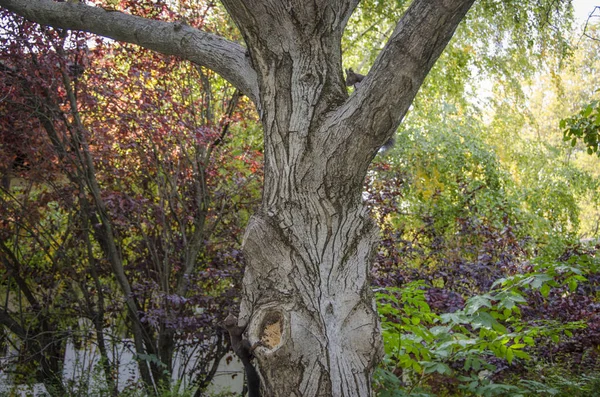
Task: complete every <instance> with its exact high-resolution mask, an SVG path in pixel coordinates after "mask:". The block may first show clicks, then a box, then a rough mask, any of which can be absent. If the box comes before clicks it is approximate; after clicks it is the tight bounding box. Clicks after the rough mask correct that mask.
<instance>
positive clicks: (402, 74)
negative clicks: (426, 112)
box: [328, 0, 474, 161]
mask: <svg viewBox="0 0 600 397" xmlns="http://www.w3.org/2000/svg"><path fill="white" fill-rule="evenodd" d="M473 3H474V0H414V1H413V3H412V4H411V5H410V7H409V8H408V10H407V11H406V13H405V14H404V16H403V17H402V19H401V20H400V21H399V22H398V25H397V26H396V28H395V29H394V32H393V33H392V36H391V37H390V39H389V40H388V42H387V44H386V46H385V47H384V49H383V50H382V51H381V53H380V54H379V56H378V57H377V59H376V60H375V63H374V65H373V67H372V68H371V70H370V71H369V74H368V75H367V77H366V78H365V79H364V80H363V81H362V82H361V84H360V86H359V87H358V88H357V90H356V91H355V93H354V94H353V95H352V96H351V97H350V98H349V99H348V101H346V103H345V104H344V105H343V106H342V107H341V108H339V109H338V111H336V113H335V114H334V115H333V116H332V118H331V119H330V122H329V123H328V124H329V125H330V126H331V125H338V126H339V125H340V124H345V125H347V126H352V128H341V131H340V133H342V134H346V136H345V137H344V138H345V139H347V140H352V141H353V144H352V145H350V146H351V147H356V148H364V147H370V148H371V149H372V150H371V151H370V154H369V156H370V155H372V154H374V152H375V151H376V150H377V149H378V148H379V147H380V146H381V145H382V144H383V143H385V142H386V141H387V140H388V139H389V138H390V137H391V136H392V134H393V133H394V131H395V130H396V128H397V127H398V125H399V124H400V122H401V121H402V118H403V117H404V115H405V114H406V112H407V111H408V108H409V107H410V104H411V103H412V101H413V99H414V97H415V95H416V94H417V91H418V90H419V87H420V86H421V84H422V83H423V81H424V80H425V77H426V76H427V74H428V73H429V70H430V69H431V67H432V66H433V64H434V63H435V61H436V60H437V59H438V57H439V56H440V54H441V53H442V51H443V50H444V48H445V47H446V45H447V44H448V42H449V41H450V39H451V38H452V35H453V34H454V31H455V30H456V27H457V26H458V24H459V23H460V21H461V20H462V19H463V18H464V16H465V15H466V13H467V11H468V10H469V8H470V7H471V5H472V4H473ZM355 131H362V132H363V133H361V134H357V133H355ZM356 141H358V142H356ZM358 151H360V149H357V153H356V155H357V156H359V157H363V156H364V154H363V156H361V154H360V153H359V152H358ZM362 152H363V153H364V150H362ZM367 161H370V158H369V159H368V160H367Z"/></svg>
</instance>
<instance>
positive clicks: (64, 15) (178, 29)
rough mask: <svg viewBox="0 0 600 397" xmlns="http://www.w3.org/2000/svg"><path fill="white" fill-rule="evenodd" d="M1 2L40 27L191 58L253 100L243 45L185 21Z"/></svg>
mask: <svg viewBox="0 0 600 397" xmlns="http://www.w3.org/2000/svg"><path fill="white" fill-rule="evenodd" d="M0 6H1V7H4V8H6V9H8V10H9V11H12V12H14V13H17V14H19V15H22V16H23V17H25V18H27V19H29V20H32V21H35V22H37V23H40V24H42V25H50V26H54V27H57V28H63V29H72V30H82V31H85V32H90V33H94V34H98V35H100V36H104V37H108V38H111V39H114V40H117V41H124V42H128V43H133V44H137V45H140V46H142V47H144V48H148V49H150V50H154V51H158V52H161V53H163V54H167V55H176V56H179V57H181V58H184V59H187V60H190V61H192V62H194V63H197V64H198V65H202V66H205V67H207V68H209V69H211V70H214V71H215V72H216V73H218V74H220V75H221V76H223V77H224V78H225V79H226V80H228V81H229V82H230V83H231V84H233V85H234V86H235V87H237V88H239V89H240V91H242V92H243V93H244V94H245V95H247V96H248V97H250V98H251V99H252V100H253V101H254V102H255V103H257V100H258V83H257V79H256V72H255V71H254V69H253V68H252V66H251V65H250V62H249V59H248V57H247V55H246V49H245V48H244V47H243V46H241V45H239V44H236V43H233V42H231V41H228V40H225V39H224V38H222V37H219V36H217V35H214V34H210V33H206V32H203V31H201V30H198V29H194V28H192V27H190V26H188V25H186V24H183V23H172V22H164V21H157V20H152V19H147V18H142V17H138V16H134V15H129V14H125V13H122V12H119V11H109V10H105V9H103V8H99V7H91V6H87V5H84V4H81V3H78V4H73V3H69V2H55V1H51V0H0Z"/></svg>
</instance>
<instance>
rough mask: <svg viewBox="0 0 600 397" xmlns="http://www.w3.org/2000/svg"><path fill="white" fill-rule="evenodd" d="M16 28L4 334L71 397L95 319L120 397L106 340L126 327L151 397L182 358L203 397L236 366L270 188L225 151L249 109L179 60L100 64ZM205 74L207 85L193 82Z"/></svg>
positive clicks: (18, 23)
mask: <svg viewBox="0 0 600 397" xmlns="http://www.w3.org/2000/svg"><path fill="white" fill-rule="evenodd" d="M2 24H3V29H4V32H5V33H6V35H5V36H4V37H3V41H2V48H3V51H2V58H1V60H0V61H1V65H2V70H1V74H0V77H1V78H2V82H3V83H4V84H3V85H2V90H3V91H2V92H3V101H2V111H3V114H6V115H7V117H6V118H3V119H2V135H1V139H2V148H1V149H2V150H1V151H0V153H1V154H0V156H2V157H3V159H5V160H6V161H3V162H2V164H3V165H6V168H4V169H3V170H2V175H3V177H4V178H3V187H2V190H1V195H0V199H1V201H0V202H1V203H2V205H3V209H4V210H5V211H3V212H2V221H3V234H2V237H3V240H2V247H3V253H4V254H5V255H6V256H3V259H4V258H6V260H5V261H3V265H4V268H5V270H6V271H7V273H6V274H7V277H8V280H9V282H8V283H7V285H6V300H5V307H4V312H3V314H4V317H3V321H2V323H3V325H5V326H6V327H7V328H8V329H9V330H11V331H12V332H13V333H14V334H15V335H17V336H18V337H19V338H21V339H22V343H21V344H20V345H19V346H18V347H19V348H20V349H22V350H23V351H24V352H23V354H21V355H20V357H21V358H23V359H24V360H28V365H30V366H32V367H35V366H37V365H39V366H40V367H41V377H40V379H41V380H42V381H44V383H45V384H46V389H47V390H48V391H49V392H50V393H53V394H54V395H61V396H62V395H65V394H66V393H67V392H66V390H65V386H64V385H63V383H62V362H63V357H64V348H65V343H66V341H67V337H68V336H69V335H75V336H74V337H75V338H78V339H79V338H81V335H86V334H87V330H85V329H81V330H78V329H77V328H78V326H77V324H78V323H77V319H78V318H79V319H81V318H83V319H88V320H89V321H90V322H91V324H93V329H95V338H94V339H93V340H91V339H90V343H97V344H98V346H99V350H100V351H101V355H102V364H103V366H104V373H105V377H106V382H107V385H108V388H109V390H110V391H111V393H112V394H114V395H116V394H117V393H118V391H117V386H118V385H117V384H116V379H115V377H116V375H117V374H118V371H119V365H118V364H117V358H116V357H113V356H111V355H109V354H108V353H107V350H110V348H107V347H106V344H107V343H108V339H109V337H108V335H107V332H114V331H116V330H117V329H119V328H121V327H123V326H124V325H126V326H127V327H131V328H130V330H131V332H132V333H133V335H134V338H135V339H134V342H135V347H134V350H135V352H136V354H137V356H136V357H137V362H138V364H139V369H140V374H141V375H142V378H143V381H144V383H145V384H146V387H147V388H148V389H149V390H150V391H152V392H156V391H157V390H158V389H159V388H168V387H169V386H170V382H171V377H172V376H174V375H175V374H173V361H174V359H175V358H176V357H178V358H179V360H180V361H184V362H185V361H190V360H192V364H190V365H189V366H188V367H186V366H185V365H184V366H183V367H182V368H188V370H187V371H186V372H187V374H185V375H186V376H187V379H192V380H193V383H195V384H196V386H197V389H198V393H201V392H202V390H203V389H204V388H205V387H206V386H207V385H208V383H209V382H210V380H211V378H212V377H213V376H214V374H215V371H216V367H217V365H218V363H219V360H220V358H221V357H223V355H224V354H225V353H226V351H227V349H226V343H225V340H224V339H223V338H222V332H221V331H220V330H219V329H218V327H215V323H216V322H217V321H218V320H219V319H222V318H224V315H223V313H226V312H227V311H228V307H229V305H231V304H232V303H233V302H235V298H236V296H237V294H238V292H237V291H238V289H236V288H234V287H235V285H236V284H237V283H238V282H239V278H240V276H241V273H240V270H241V269H240V265H241V263H242V260H241V257H240V253H239V243H240V242H239V241H238V240H236V237H237V236H238V235H239V233H240V232H241V230H242V226H243V225H244V224H245V223H246V221H247V217H248V212H247V208H248V207H250V206H251V205H252V203H253V202H255V200H256V197H257V193H258V190H257V186H258V185H257V183H258V182H260V177H261V173H260V167H259V165H258V163H257V159H259V158H260V153H259V152H258V151H257V150H256V148H252V147H251V146H250V145H249V144H241V143H240V144H238V145H236V146H235V152H234V151H233V150H232V149H231V146H228V145H226V142H227V141H228V140H229V139H230V132H231V130H234V129H235V128H236V127H235V126H233V124H234V123H235V121H236V120H239V119H240V117H241V114H242V113H243V109H244V108H245V107H247V106H245V105H244V101H243V100H240V97H239V95H238V94H237V92H236V91H235V90H232V89H229V90H228V89H227V87H226V86H225V85H224V83H223V82H222V81H220V80H219V79H217V78H215V76H214V75H211V74H210V73H208V72H207V71H205V70H201V69H199V68H195V67H193V66H192V65H190V64H182V63H181V62H178V61H176V60H175V59H173V58H170V57H163V56H158V55H156V54H149V55H150V56H139V57H132V54H135V53H136V52H137V51H140V49H132V48H130V47H123V46H115V45H113V44H109V43H103V42H102V41H98V42H97V43H96V44H95V46H94V48H93V49H91V50H90V49H89V48H88V45H87V44H88V42H87V41H88V39H89V37H88V36H87V35H83V34H73V35H71V34H68V33H66V32H64V31H61V30H58V31H57V30H52V29H40V27H39V26H37V25H35V24H31V23H28V22H24V21H23V20H22V19H21V18H15V16H14V15H5V16H4V17H3V20H2ZM142 69H151V70H152V73H144V72H143V71H142ZM84 72H85V73H84ZM192 74H197V75H198V76H199V78H198V81H199V82H200V84H196V82H195V81H193V80H192V79H189V78H182V76H190V75H192ZM215 87H216V88H215ZM134 88H135V89H134ZM117 90H119V91H120V93H121V94H120V95H118V96H117V95H114V93H115V92H116V91H117ZM148 109H153V110H154V111H155V113H154V114H153V115H149V114H148V113H147V112H145V111H147V110H148ZM142 111H144V112H142ZM228 132H229V133H228ZM221 162H224V163H225V166H224V167H220V163H221ZM223 177H225V178H223ZM253 185H254V187H253ZM241 187H244V188H243V189H241V190H240V188H241ZM107 230H111V232H110V233H108V232H107ZM40 252H44V253H46V254H45V255H40ZM11 269H12V270H11ZM115 278H116V280H118V282H115ZM13 279H14V280H17V282H16V283H13V282H12V280H13ZM42 280H46V282H44V283H42ZM35 284H38V285H40V287H41V288H40V289H38V288H33V287H32V286H33V285H35ZM65 286H67V288H66V287H65ZM22 294H25V296H26V297H27V298H28V299H27V304H25V305H19V306H18V310H15V306H14V305H15V302H20V299H19V298H18V297H19V296H21V295H22ZM38 295H41V297H38ZM121 300H123V302H127V303H128V304H129V309H127V306H124V305H123V304H122V302H121ZM132 307H133V309H132ZM198 308H201V310H202V314H201V315H198V314H197V313H196V311H197V310H198ZM123 315H125V316H124V317H125V318H123ZM32 319H33V320H34V321H32ZM36 319H37V320H36ZM60 319H67V320H60ZM37 321H41V323H40V325H39V326H38V325H36V322H37ZM107 326H108V327H110V328H111V329H107ZM39 327H43V329H38V328H39ZM79 331H81V333H79ZM40 338H42V339H41V340H39V339H40ZM83 339H85V338H83ZM119 339H122V336H119ZM34 341H35V343H34ZM28 349H29V350H31V353H28ZM28 354H29V356H31V357H33V359H31V360H30V359H29V358H28ZM38 356H39V357H40V358H37V357H38ZM40 360H41V361H40ZM18 370H20V369H18ZM183 375H184V374H179V376H180V377H182V376H183Z"/></svg>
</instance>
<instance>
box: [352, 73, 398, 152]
mask: <svg viewBox="0 0 600 397" xmlns="http://www.w3.org/2000/svg"><path fill="white" fill-rule="evenodd" d="M364 78H365V76H364V75H362V74H360V73H355V72H354V70H352V68H349V69H346V86H348V87H351V86H352V87H354V89H357V88H358V86H359V85H360V83H361V82H362V81H363V79H364ZM395 143H396V139H394V137H391V138H390V139H389V140H388V141H387V142H386V143H384V144H383V146H382V147H381V148H380V149H379V152H380V153H385V152H387V151H388V150H390V149H391V148H393V147H394V144H395Z"/></svg>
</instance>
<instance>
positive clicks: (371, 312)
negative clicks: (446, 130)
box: [0, 0, 474, 397]
mask: <svg viewBox="0 0 600 397" xmlns="http://www.w3.org/2000/svg"><path fill="white" fill-rule="evenodd" d="M30 1H31V3H34V2H35V3H37V4H40V3H44V4H47V3H48V1H45V0H28V1H26V0H0V5H4V6H7V7H8V8H9V9H11V10H13V11H15V12H20V13H22V14H24V15H26V16H27V17H28V18H31V19H34V20H37V21H42V22H43V23H51V22H53V21H54V20H52V19H48V17H45V19H42V17H39V16H38V12H37V11H36V9H35V8H36V7H33V6H31V7H26V6H25V5H24V3H29V2H30ZM473 1H474V0H436V1H434V0H414V1H413V3H412V4H411V6H410V7H409V9H408V11H407V12H406V14H405V15H404V16H403V18H402V19H401V20H400V21H399V23H398V25H397V26H396V29H395V30H394V32H393V34H392V36H391V38H390V39H389V41H388V43H387V45H386V47H385V48H384V50H383V51H382V52H381V54H380V55H379V57H378V58H377V60H376V62H375V64H374V65H373V67H372V69H371V71H370V72H369V73H368V75H367V76H366V77H365V79H364V80H363V82H362V83H361V85H360V87H359V88H358V89H357V90H356V91H355V92H354V94H353V95H352V96H350V97H348V94H347V91H346V88H345V86H344V79H343V75H342V54H341V48H340V40H341V36H342V32H343V30H344V28H345V25H346V23H347V21H348V19H349V17H350V15H351V13H352V12H353V10H354V8H355V7H356V5H357V1H356V0H352V1H348V0H316V1H313V2H304V1H293V0H289V1H285V2H282V1H280V0H223V3H224V5H225V7H226V8H227V10H228V11H229V13H230V14H231V16H232V18H233V19H234V21H235V22H236V24H237V25H238V27H239V29H240V31H241V33H242V35H243V37H244V40H245V43H246V45H247V48H248V57H247V58H244V59H247V60H248V63H244V62H242V61H239V59H238V58H240V56H238V57H237V58H236V59H237V60H238V61H239V62H238V64H240V63H241V64H243V68H246V69H247V68H249V67H251V68H252V69H253V70H254V72H255V76H256V87H258V88H257V89H256V90H255V91H252V90H251V92H255V93H256V94H257V95H255V96H254V97H253V99H254V101H255V103H256V104H257V107H258V109H259V113H260V117H261V122H262V124H263V128H264V140H265V181H264V192H263V202H262V206H261V209H260V211H259V212H258V213H257V214H255V215H254V216H253V217H252V219H251V221H250V223H249V225H248V228H247V231H246V235H245V238H244V253H245V255H246V259H247V263H248V265H247V268H246V272H245V276H244V300H243V302H242V305H241V311H240V321H241V324H243V325H246V324H247V328H246V337H247V338H248V339H249V342H250V344H251V345H254V344H255V343H256V342H257V341H259V340H261V341H262V342H263V346H261V347H258V348H257V349H256V350H255V352H254V355H255V357H256V361H257V362H258V369H259V372H260V374H261V378H262V390H263V395H266V396H285V397H288V396H306V397H308V396H336V397H337V396H361V397H363V396H369V395H371V387H370V378H371V375H372V372H373V369H374V367H375V365H376V364H377V363H378V361H379V360H380V358H381V355H382V342H381V337H380V332H379V326H378V317H377V312H376V310H375V307H374V303H373V299H372V296H371V292H370V284H369V267H370V264H371V262H372V258H373V254H374V252H375V249H376V244H377V241H378V237H377V235H378V233H377V228H376V226H375V225H374V223H373V221H372V220H371V219H370V217H369V214H368V213H367V211H366V210H365V207H364V205H363V204H362V200H361V192H362V183H363V180H364V177H365V175H366V171H367V167H368V165H369V163H370V162H371V160H372V159H373V157H374V156H375V154H376V153H377V150H378V149H379V147H381V145H383V144H384V143H385V142H386V141H387V140H388V139H389V138H390V137H391V136H392V134H393V133H394V131H395V129H396V128H397V126H398V125H399V123H400V122H401V120H402V118H403V116H404V114H405V113H406V111H407V110H408V107H409V106H410V103H411V102H412V100H413V98H414V96H415V95H416V92H417V91H418V89H419V87H420V86H421V84H422V82H423V80H424V78H425V76H426V75H427V73H428V72H429V70H430V68H431V66H432V65H433V64H434V62H435V61H436V59H437V58H438V56H439V55H440V53H441V51H442V50H443V49H444V47H445V46H446V44H447V43H448V41H449V40H450V38H451V37H452V35H453V33H454V30H455V29H456V26H457V25H458V23H459V22H460V21H461V20H462V18H463V17H464V15H465V14H466V12H467V11H468V9H469V8H470V6H471V5H472V3H473ZM62 7H64V6H62ZM73 8H78V9H82V10H83V6H77V7H73ZM26 11H27V12H26ZM119 18H120V17H119ZM61 23H62V25H61V26H62V27H68V28H78V29H83V28H85V30H87V31H92V32H95V33H99V34H106V31H107V30H106V29H105V28H102V29H100V28H99V27H98V28H94V29H92V28H89V26H88V24H87V23H85V24H83V25H85V26H82V25H81V24H78V25H75V24H67V23H64V21H61ZM106 23H111V22H110V19H109V20H108V22H106ZM115 23H118V22H115ZM140 23H141V22H140ZM150 23H155V22H148V25H147V26H148V27H149V26H151V25H150ZM152 26H154V25H152ZM107 29H108V28H107ZM189 29H190V30H191V28H189ZM148 30H151V29H149V28H146V29H143V28H140V29H138V30H137V32H138V33H137V35H138V36H139V37H137V38H136V40H137V41H136V42H137V43H138V44H140V45H145V44H147V43H148V42H149V40H147V39H146V38H143V39H141V37H142V36H143V35H145V34H151V33H148ZM186 31H187V30H186ZM103 32H104V33H103ZM190 34H191V33H190ZM111 37H114V36H111ZM119 37H120V39H121V40H126V41H132V42H133V39H131V38H128V37H125V36H123V35H121V36H119ZM198 37H199V39H198V40H203V39H202V38H201V36H198ZM207 37H208V36H207ZM149 48H154V49H156V50H158V51H162V50H161V48H158V47H157V46H154V47H149ZM177 51H179V53H177ZM190 51H193V50H191V49H190V48H189V47H186V51H182V50H177V49H176V46H174V47H173V48H171V49H169V52H168V53H171V54H173V53H175V54H176V55H180V56H182V57H184V58H190V57H191V52H190ZM236 51H237V50H236ZM239 51H241V50H239ZM163 52H164V51H163ZM221 52H222V51H221ZM202 56H206V57H207V58H211V57H215V58H219V57H222V54H220V53H218V52H217V53H216V54H215V55H211V51H210V50H206V51H205V52H203V53H202ZM204 62H205V63H204V64H205V65H207V66H208V67H211V66H209V62H212V61H209V60H205V61H204ZM210 65H212V67H213V69H214V70H215V71H216V72H217V73H221V74H223V75H224V76H225V77H226V78H228V79H229V81H231V82H232V83H233V84H235V85H236V86H237V87H238V88H240V89H241V90H242V91H243V92H248V86H252V83H249V80H243V79H242V80H243V81H242V82H240V81H239V79H238V77H239V76H238V74H241V75H243V76H246V75H249V74H248V73H247V70H246V71H241V72H239V73H238V74H236V73H232V72H231V71H230V68H224V69H223V70H220V68H221V66H220V65H219V64H218V63H214V62H213V63H210ZM248 65H251V66H248ZM236 67H237V66H236ZM232 74H233V75H234V77H235V78H231V77H227V76H228V75H229V76H231V75H232ZM242 83H244V85H242Z"/></svg>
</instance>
